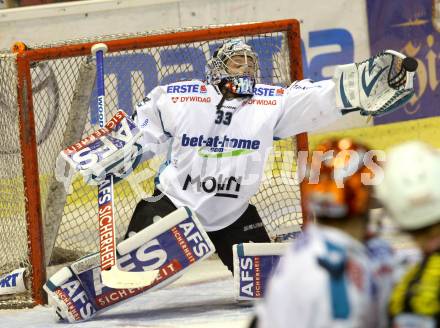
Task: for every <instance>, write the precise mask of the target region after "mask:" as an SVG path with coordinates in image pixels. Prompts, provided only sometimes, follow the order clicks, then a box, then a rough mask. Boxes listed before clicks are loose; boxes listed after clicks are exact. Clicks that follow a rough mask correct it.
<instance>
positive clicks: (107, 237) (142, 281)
mask: <svg viewBox="0 0 440 328" xmlns="http://www.w3.org/2000/svg"><path fill="white" fill-rule="evenodd" d="M107 50H108V48H107V45H105V44H104V43H98V44H95V45H94V46H92V49H91V52H92V55H93V56H95V58H96V86H97V93H98V118H99V126H100V127H101V128H102V127H104V125H105V102H104V96H105V88H104V54H105V53H106V52H107ZM98 205H99V211H98V220H99V255H100V258H101V278H102V283H103V284H104V285H105V286H108V287H111V288H117V289H125V288H139V287H144V286H148V285H150V284H151V283H152V282H153V281H154V280H155V279H156V277H157V274H158V272H159V271H158V270H152V271H140V272H130V271H122V270H120V269H119V268H118V266H117V262H116V236H115V232H116V230H115V218H114V206H113V175H111V174H109V175H107V176H106V177H105V180H104V181H103V182H102V183H100V185H99V187H98Z"/></svg>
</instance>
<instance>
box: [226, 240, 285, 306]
mask: <svg viewBox="0 0 440 328" xmlns="http://www.w3.org/2000/svg"><path fill="white" fill-rule="evenodd" d="M289 245H290V243H243V244H238V245H234V247H233V249H232V251H233V254H234V291H235V299H236V300H237V301H248V300H255V299H259V298H262V297H263V296H264V291H265V289H266V285H267V282H268V279H269V277H270V275H271V273H272V271H273V270H274V268H275V267H276V266H277V264H278V261H279V258H280V256H281V255H282V254H284V252H285V250H286V249H287V247H288V246H289Z"/></svg>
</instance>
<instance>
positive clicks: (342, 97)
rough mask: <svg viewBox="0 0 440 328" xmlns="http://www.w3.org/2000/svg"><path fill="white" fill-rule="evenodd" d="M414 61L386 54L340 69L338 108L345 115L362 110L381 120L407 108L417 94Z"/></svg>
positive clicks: (362, 113)
mask: <svg viewBox="0 0 440 328" xmlns="http://www.w3.org/2000/svg"><path fill="white" fill-rule="evenodd" d="M416 69H417V61H416V60H415V59H414V58H411V57H406V56H405V55H403V54H401V53H399V52H397V51H393V50H386V51H383V52H381V53H379V54H377V55H376V56H374V57H371V58H369V59H367V60H365V61H363V62H360V63H353V64H348V65H340V66H337V67H336V70H335V74H334V76H333V80H334V81H335V84H336V106H337V107H338V108H340V109H341V112H342V113H343V114H345V113H348V112H352V111H356V110H359V111H360V114H361V115H364V116H369V115H371V116H380V115H384V114H386V113H390V112H392V111H393V110H395V109H397V108H398V107H399V106H401V105H403V104H405V103H406V102H407V101H408V100H409V99H410V98H411V97H412V95H413V94H414V89H413V79H414V72H415V70H416Z"/></svg>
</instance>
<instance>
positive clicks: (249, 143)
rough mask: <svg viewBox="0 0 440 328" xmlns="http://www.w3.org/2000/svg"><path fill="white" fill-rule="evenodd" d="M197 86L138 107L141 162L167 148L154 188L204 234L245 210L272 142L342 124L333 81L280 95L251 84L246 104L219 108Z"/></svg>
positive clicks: (217, 98)
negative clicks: (189, 213) (191, 216)
mask: <svg viewBox="0 0 440 328" xmlns="http://www.w3.org/2000/svg"><path fill="white" fill-rule="evenodd" d="M221 99H222V94H221V93H220V91H219V90H218V89H217V87H215V86H212V85H208V84H205V83H203V82H201V81H196V80H194V81H184V82H178V83H173V84H170V85H165V86H158V87H156V88H155V89H153V91H152V92H151V93H150V94H149V95H148V96H147V97H146V98H145V99H144V100H143V101H142V102H141V103H140V104H139V105H138V107H137V115H136V116H135V121H136V123H137V125H138V127H139V128H140V130H141V133H142V136H141V139H140V143H141V144H142V148H143V151H144V159H145V158H149V157H151V156H153V155H154V152H155V151H154V150H155V149H158V147H157V146H158V145H160V144H164V143H166V142H168V143H169V150H168V157H167V160H166V162H165V163H164V165H163V167H162V169H161V170H160V172H159V174H158V176H157V178H156V187H157V188H158V189H159V190H160V191H162V192H163V193H164V194H165V195H166V196H167V197H169V198H170V199H171V200H172V202H173V203H174V205H175V206H177V207H180V206H188V207H190V208H192V209H193V210H194V211H195V212H196V213H197V216H198V218H199V219H200V221H201V222H202V224H203V226H204V227H205V228H206V230H207V231H216V230H220V229H222V228H224V227H226V226H228V225H230V224H231V223H233V222H234V221H235V220H237V219H238V218H239V217H240V215H241V214H243V212H244V211H245V210H246V208H247V206H248V202H249V199H250V198H251V197H252V196H253V195H254V194H255V193H256V192H257V191H258V188H259V184H260V181H261V179H262V177H263V171H264V166H265V162H266V160H267V158H268V156H269V154H270V150H271V147H272V142H273V140H274V139H281V138H286V137H290V136H293V135H296V134H298V133H301V132H306V131H313V130H315V129H317V128H319V127H322V126H325V125H328V124H329V123H331V122H333V121H335V120H336V119H337V118H339V117H340V116H341V113H340V110H339V109H337V108H336V104H335V84H334V82H333V81H331V80H328V81H321V82H315V83H313V82H311V81H309V80H304V81H300V82H295V83H294V84H292V85H291V86H290V87H289V88H287V89H285V88H282V87H278V86H271V85H263V84H257V85H256V87H255V91H254V96H253V97H252V98H249V97H248V98H235V99H231V100H225V101H224V102H223V104H222V106H221V107H220V108H217V107H218V104H219V103H220V102H221Z"/></svg>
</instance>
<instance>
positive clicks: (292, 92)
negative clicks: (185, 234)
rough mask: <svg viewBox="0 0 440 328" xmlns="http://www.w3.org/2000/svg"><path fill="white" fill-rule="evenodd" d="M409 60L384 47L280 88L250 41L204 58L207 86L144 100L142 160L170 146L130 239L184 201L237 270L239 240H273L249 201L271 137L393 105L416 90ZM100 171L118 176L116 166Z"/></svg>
mask: <svg viewBox="0 0 440 328" xmlns="http://www.w3.org/2000/svg"><path fill="white" fill-rule="evenodd" d="M404 57H405V56H403V55H402V54H399V53H397V52H392V51H391V52H388V53H387V52H385V53H382V54H380V55H378V56H375V57H372V58H370V59H369V60H367V61H365V62H362V63H358V64H348V65H342V66H338V67H337V69H336V72H335V76H334V78H333V79H332V80H325V81H320V82H313V81H311V80H302V81H295V82H294V83H293V84H292V85H290V86H289V87H288V88H283V87H279V86H273V85H263V84H258V83H257V75H258V58H257V55H256V53H255V52H254V51H253V50H252V48H251V47H250V46H249V45H247V44H245V43H244V42H242V41H241V40H231V41H227V42H225V43H224V44H223V45H222V46H221V47H220V48H219V49H217V50H216V51H215V53H214V55H213V57H212V58H211V59H210V60H209V61H208V63H207V66H206V76H207V81H206V82H203V81H198V80H192V81H183V82H176V83H172V84H169V85H164V86H158V87H156V88H154V89H153V90H152V91H151V92H150V93H149V94H148V96H147V97H146V98H145V99H144V100H143V101H142V102H141V103H140V104H139V105H138V107H137V110H136V113H135V117H134V120H135V122H136V123H137V125H138V126H139V127H140V129H141V132H142V136H141V138H140V140H139V141H137V142H138V143H139V144H140V145H142V148H143V151H144V157H143V159H148V158H151V157H152V156H154V154H155V150H154V149H157V148H158V145H161V144H164V143H168V145H169V152H168V158H167V160H166V162H165V163H164V165H163V167H162V168H161V170H160V172H159V174H158V176H157V177H156V180H155V182H156V184H155V188H156V189H155V191H154V196H158V195H161V194H163V197H162V198H161V199H160V200H159V201H156V202H149V201H146V200H141V201H140V202H139V203H138V205H137V207H136V209H135V211H134V214H133V216H132V219H131V221H130V224H129V227H128V231H127V236H128V235H129V234H130V233H131V232H137V231H139V230H141V229H143V228H145V227H146V226H148V225H150V224H152V222H153V218H155V217H156V218H157V217H163V216H165V215H167V214H169V213H170V212H172V211H174V210H175V209H176V208H178V207H181V206H188V207H190V208H191V209H193V210H194V212H195V213H196V214H197V216H198V218H199V219H200V221H201V222H202V224H203V226H204V228H205V229H206V230H207V232H208V235H209V238H210V239H211V240H212V242H213V243H214V245H215V247H216V250H217V253H218V255H219V257H220V259H221V260H222V262H223V263H224V264H225V265H226V266H227V267H228V269H229V270H230V271H232V269H233V266H232V246H233V245H234V244H238V243H241V242H249V241H252V242H269V241H270V239H269V236H268V234H267V232H266V230H265V228H264V225H263V222H262V220H261V218H260V216H259V214H258V212H257V210H256V208H255V207H254V206H253V205H251V204H250V203H249V200H250V198H251V197H252V196H253V195H254V194H256V193H257V191H258V189H259V184H260V181H261V179H262V177H263V172H264V166H265V162H266V160H267V158H268V155H269V150H270V148H271V147H272V142H273V140H276V139H282V138H287V137H291V136H294V135H297V134H299V133H302V132H307V131H314V130H316V129H319V128H320V127H323V126H326V125H328V124H330V123H332V122H334V121H336V120H337V119H339V118H340V117H341V116H342V115H343V114H345V113H348V112H353V111H360V113H361V115H373V116H374V115H382V114H385V113H387V112H389V111H391V110H395V109H396V108H397V107H399V106H400V105H402V104H404V103H405V102H406V101H407V100H408V99H409V98H410V97H411V96H412V94H413V92H414V90H413V87H412V80H413V75H412V74H413V73H407V70H405V69H402V58H404ZM407 59H408V58H407ZM413 70H415V68H414V67H413ZM361 80H362V83H361ZM128 158H130V156H128ZM115 160H116V159H115ZM100 171H101V172H102V168H100ZM104 171H105V172H106V173H107V174H108V173H113V174H118V169H117V167H116V168H115V167H113V168H111V167H110V166H109V168H106V169H105V170H104ZM96 175H97V176H98V174H96Z"/></svg>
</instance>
